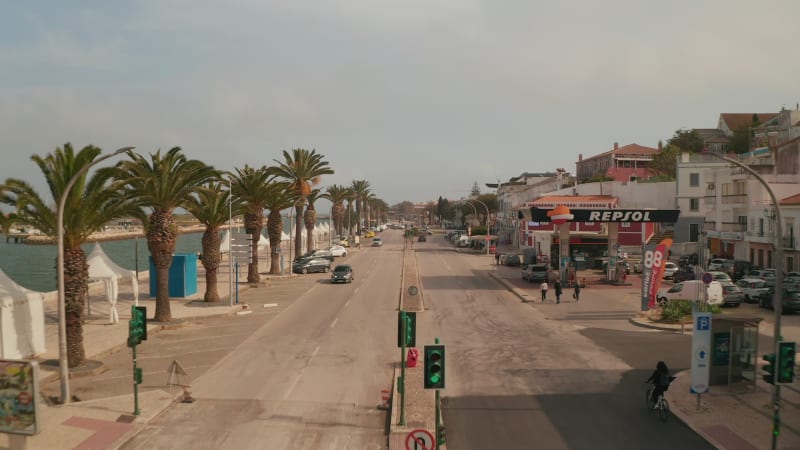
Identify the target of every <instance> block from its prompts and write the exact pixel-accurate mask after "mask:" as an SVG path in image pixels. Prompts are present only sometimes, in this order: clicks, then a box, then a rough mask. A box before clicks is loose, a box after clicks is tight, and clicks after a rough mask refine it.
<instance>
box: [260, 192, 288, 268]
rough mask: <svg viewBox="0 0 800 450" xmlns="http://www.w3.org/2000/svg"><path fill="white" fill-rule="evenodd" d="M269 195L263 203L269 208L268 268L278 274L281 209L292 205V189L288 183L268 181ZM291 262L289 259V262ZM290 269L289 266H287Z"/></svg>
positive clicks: (281, 226)
mask: <svg viewBox="0 0 800 450" xmlns="http://www.w3.org/2000/svg"><path fill="white" fill-rule="evenodd" d="M269 188H270V190H271V195H270V196H269V198H268V199H267V203H266V204H265V205H264V206H265V207H266V209H268V210H269V215H268V216H267V237H268V238H269V248H270V268H269V273H270V274H272V275H279V274H280V273H281V267H280V257H281V253H280V252H281V235H282V234H283V218H282V217H281V211H283V210H284V209H286V208H291V207H292V206H293V205H294V202H295V198H294V196H293V195H294V191H292V190H290V189H289V183H285V182H279V183H274V182H273V183H270V185H269ZM291 263H292V262H291V261H289V264H291ZM289 270H291V267H290V268H289Z"/></svg>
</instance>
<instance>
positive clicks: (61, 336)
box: [56, 147, 138, 404]
mask: <svg viewBox="0 0 800 450" xmlns="http://www.w3.org/2000/svg"><path fill="white" fill-rule="evenodd" d="M134 148H136V147H122V148H120V149H118V150H117V151H115V152H114V153H109V154H108V155H105V156H101V157H99V158H97V159H95V160H94V161H92V162H91V163H89V164H87V165H85V166H83V167H82V168H81V169H80V170H79V171H78V172H77V173H76V174H75V175H73V176H72V178H71V179H70V180H69V182H68V183H67V186H66V187H65V188H64V192H62V193H61V199H60V200H59V201H58V260H57V261H56V272H57V274H58V365H59V377H60V378H61V403H62V404H67V403H69V401H70V395H69V367H68V366H67V319H66V317H65V314H66V310H67V307H66V298H65V295H64V204H65V203H66V202H67V196H68V195H69V192H70V191H71V190H72V186H74V185H75V183H76V182H77V181H78V178H80V177H81V176H82V175H83V174H85V173H86V172H87V171H88V170H89V168H91V167H92V166H94V165H95V164H99V163H101V162H103V161H105V160H106V159H108V158H111V157H112V156H117V155H119V154H120V153H125V152H127V151H129V150H133V149H134ZM137 271H138V267H137Z"/></svg>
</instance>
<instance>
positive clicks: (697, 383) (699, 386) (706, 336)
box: [690, 312, 711, 394]
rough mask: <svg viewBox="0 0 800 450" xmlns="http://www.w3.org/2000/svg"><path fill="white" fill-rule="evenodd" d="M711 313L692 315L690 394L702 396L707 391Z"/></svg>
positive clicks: (709, 367) (709, 368) (709, 366)
mask: <svg viewBox="0 0 800 450" xmlns="http://www.w3.org/2000/svg"><path fill="white" fill-rule="evenodd" d="M710 349H711V313H708V312H702V313H695V314H694V333H693V334H692V355H691V358H692V372H691V373H692V377H691V389H690V391H691V393H692V394H702V393H704V392H707V391H708V378H709V372H710V370H711V363H710V361H711V352H710Z"/></svg>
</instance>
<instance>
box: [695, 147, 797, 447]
mask: <svg viewBox="0 0 800 450" xmlns="http://www.w3.org/2000/svg"><path fill="white" fill-rule="evenodd" d="M704 153H705V154H707V155H712V156H714V157H716V158H719V159H721V160H723V161H727V162H729V163H731V164H733V165H735V166H738V167H740V168H742V169H744V170H745V171H746V172H747V173H749V174H750V175H752V176H753V177H755V179H756V180H758V182H759V183H761V185H762V186H764V189H766V190H767V193H768V194H769V197H770V199H771V200H772V204H773V206H774V207H775V238H774V242H773V246H774V247H775V252H774V253H775V296H774V297H773V298H772V307H773V309H774V311H775V319H774V321H775V326H774V329H773V340H774V349H775V354H776V355H778V354H780V346H779V343H780V339H781V309H782V307H783V263H784V261H783V242H782V241H783V218H782V217H783V216H782V214H781V205H780V204H779V203H778V200H777V198H775V193H774V192H772V189H770V187H769V184H768V183H767V182H766V181H764V179H763V178H761V175H759V174H758V172H756V171H754V170H753V169H751V168H750V167H748V166H746V165H745V164H742V163H741V162H739V161H737V160H735V159H731V158H728V157H726V156H722V155H720V154H717V153H713V152H704ZM780 400H781V390H780V385H779V384H778V383H777V382H776V383H774V384H773V385H772V404H773V408H774V414H775V417H778V411H779V409H780ZM776 439H777V436H776V435H775V434H774V433H773V435H772V448H776V445H777V442H776Z"/></svg>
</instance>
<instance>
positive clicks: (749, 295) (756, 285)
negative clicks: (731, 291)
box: [736, 278, 769, 303]
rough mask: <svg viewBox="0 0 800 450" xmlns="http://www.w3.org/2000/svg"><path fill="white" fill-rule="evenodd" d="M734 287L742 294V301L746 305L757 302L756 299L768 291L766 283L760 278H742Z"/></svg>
mask: <svg viewBox="0 0 800 450" xmlns="http://www.w3.org/2000/svg"><path fill="white" fill-rule="evenodd" d="M736 285H737V286H739V288H740V289H741V290H742V292H743V293H744V301H745V302H747V303H755V302H758V297H760V296H762V295H764V294H766V293H767V291H768V290H769V287H768V286H767V282H766V281H764V280H762V279H761V278H742V279H741V280H739V281H737V282H736Z"/></svg>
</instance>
